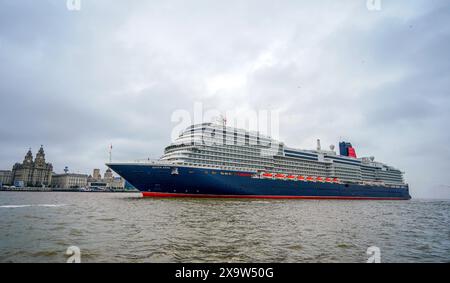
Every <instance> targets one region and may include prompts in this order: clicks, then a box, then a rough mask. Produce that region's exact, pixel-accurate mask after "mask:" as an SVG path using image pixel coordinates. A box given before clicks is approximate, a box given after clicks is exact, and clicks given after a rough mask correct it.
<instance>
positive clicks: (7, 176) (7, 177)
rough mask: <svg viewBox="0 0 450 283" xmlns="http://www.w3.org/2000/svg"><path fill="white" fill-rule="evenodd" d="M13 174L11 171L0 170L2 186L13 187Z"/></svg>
mask: <svg viewBox="0 0 450 283" xmlns="http://www.w3.org/2000/svg"><path fill="white" fill-rule="evenodd" d="M11 177H12V172H11V171H10V170H0V184H2V185H12V178H11Z"/></svg>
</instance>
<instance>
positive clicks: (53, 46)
mask: <svg viewBox="0 0 450 283" xmlns="http://www.w3.org/2000/svg"><path fill="white" fill-rule="evenodd" d="M375 1H376V0H375ZM66 4H67V3H66V0H48V1H44V0H40V1H34V0H29V1H26V0H0V99H1V100H0V106H1V111H0V119H1V123H0V169H10V168H11V166H12V165H13V163H14V162H16V161H21V160H22V159H23V156H24V154H25V153H26V151H27V150H28V148H29V147H32V149H33V153H36V151H37V150H38V148H39V146H40V145H41V144H43V145H44V146H45V149H46V154H47V159H48V160H49V161H50V162H52V163H53V165H54V167H55V171H56V172H62V170H63V168H64V166H69V168H70V169H71V171H73V172H86V173H87V172H91V170H92V168H94V167H100V168H102V170H103V169H104V165H103V164H104V162H105V161H107V159H108V145H109V144H110V143H112V144H113V145H114V149H113V159H114V160H134V159H139V158H146V157H152V158H157V157H159V156H160V155H161V154H162V151H163V148H164V146H166V145H167V144H168V143H169V142H170V136H171V132H172V129H173V128H174V127H175V126H176V123H174V122H172V121H171V115H172V114H173V113H174V111H176V110H177V109H184V110H187V111H190V112H192V111H193V107H194V103H195V102H197V103H202V104H203V107H204V109H205V110H207V109H218V110H220V111H227V110H230V109H239V110H240V111H243V112H245V111H260V110H278V111H280V136H281V139H282V140H283V141H284V142H285V143H286V144H287V145H289V146H292V147H299V148H307V149H311V148H314V147H315V140H316V138H321V140H322V144H324V145H329V144H337V142H338V141H339V139H340V138H345V139H347V140H349V141H351V142H352V143H353V144H354V146H355V147H356V150H357V153H358V154H359V155H374V156H375V157H376V159H377V160H380V161H384V162H386V163H389V164H391V165H394V166H396V167H399V168H401V169H402V170H404V171H405V172H406V175H405V177H406V179H407V181H408V182H409V183H410V186H411V190H412V191H413V196H415V197H430V198H442V197H446V198H450V180H449V177H448V173H449V172H450V150H449V144H448V143H449V142H450V131H449V130H448V129H449V126H448V124H449V122H450V114H449V109H450V60H449V51H448V50H450V2H449V1H446V0H443V1H428V0H423V1H393V0H389V1H384V0H382V1H381V7H380V8H381V9H380V10H374V9H373V8H374V6H370V5H369V7H370V8H371V9H368V8H367V3H366V0H353V1H342V0H340V1H300V0H293V1H265V0H257V1H256V0H255V1H242V0H239V1H233V0H227V1H210V0H205V1H197V0H192V1H170V0H164V1H143V0H142V1H141V0H134V1H119V0H114V1H113V0H81V10H79V11H70V10H68V9H67V5H66Z"/></svg>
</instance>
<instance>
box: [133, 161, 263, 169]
mask: <svg viewBox="0 0 450 283" xmlns="http://www.w3.org/2000/svg"><path fill="white" fill-rule="evenodd" d="M131 163H142V164H149V165H166V166H175V167H176V166H189V167H195V168H205V169H217V170H229V171H246V172H256V171H257V169H254V168H250V167H235V166H214V165H208V164H204V165H200V164H195V163H189V162H172V161H166V160H160V159H137V160H134V161H132V162H131Z"/></svg>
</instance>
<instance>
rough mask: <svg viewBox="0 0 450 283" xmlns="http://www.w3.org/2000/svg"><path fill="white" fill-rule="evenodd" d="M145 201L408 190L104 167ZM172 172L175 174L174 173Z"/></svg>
mask: <svg viewBox="0 0 450 283" xmlns="http://www.w3.org/2000/svg"><path fill="white" fill-rule="evenodd" d="M107 165H108V166H109V167H110V168H111V169H112V170H114V171H115V172H116V173H117V174H119V175H120V176H121V177H123V178H124V179H125V180H127V181H128V182H129V183H130V184H132V185H133V186H134V187H135V188H137V189H138V190H140V191H141V192H142V195H143V196H144V197H198V198H268V199H269V198H270V199H349V200H408V199H410V198H411V196H410V194H409V189H408V186H407V185H406V186H404V187H397V188H392V187H385V186H369V185H359V184H339V183H323V182H306V181H293V180H280V179H262V178H254V177H253V175H254V172H245V171H227V170H219V169H205V168H197V167H174V166H159V165H148V164H107ZM174 168H176V171H175V172H174Z"/></svg>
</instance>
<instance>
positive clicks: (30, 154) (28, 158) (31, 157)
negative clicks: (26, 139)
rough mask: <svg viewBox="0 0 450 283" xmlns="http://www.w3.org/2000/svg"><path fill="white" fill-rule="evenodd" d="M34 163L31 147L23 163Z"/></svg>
mask: <svg viewBox="0 0 450 283" xmlns="http://www.w3.org/2000/svg"><path fill="white" fill-rule="evenodd" d="M32 163H33V153H32V152H31V148H30V149H29V150H28V152H27V154H26V155H25V159H24V160H23V164H32Z"/></svg>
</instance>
